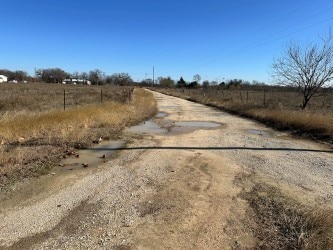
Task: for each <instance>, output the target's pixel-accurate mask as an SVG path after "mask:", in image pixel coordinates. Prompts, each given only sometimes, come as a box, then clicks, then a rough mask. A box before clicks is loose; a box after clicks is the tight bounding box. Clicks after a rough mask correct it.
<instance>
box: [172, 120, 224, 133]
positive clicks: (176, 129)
mask: <svg viewBox="0 0 333 250" xmlns="http://www.w3.org/2000/svg"><path fill="white" fill-rule="evenodd" d="M174 125H175V126H173V127H171V129H170V132H171V135H172V134H179V133H189V132H193V131H195V130H198V129H214V128H219V127H221V126H222V125H221V124H220V123H216V122H204V121H187V122H175V123H174Z"/></svg>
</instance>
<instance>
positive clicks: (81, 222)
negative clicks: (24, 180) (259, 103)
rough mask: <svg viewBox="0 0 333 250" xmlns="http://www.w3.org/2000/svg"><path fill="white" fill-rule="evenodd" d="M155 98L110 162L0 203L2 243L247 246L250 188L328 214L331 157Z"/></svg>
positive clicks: (26, 188) (247, 124)
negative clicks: (269, 188) (147, 117)
mask: <svg viewBox="0 0 333 250" xmlns="http://www.w3.org/2000/svg"><path fill="white" fill-rule="evenodd" d="M155 96H156V99H157V102H158V108H159V111H160V112H161V113H159V114H158V115H157V117H156V118H155V119H154V122H155V123H152V122H147V123H146V124H143V125H142V126H141V127H139V128H135V129H132V130H131V131H132V132H130V131H129V132H127V133H126V134H125V135H124V137H125V138H126V139H127V140H128V141H129V143H128V144H127V146H126V147H125V148H121V149H119V150H118V153H117V156H116V157H115V158H114V159H111V160H110V161H109V162H107V163H105V164H103V165H101V166H99V167H95V168H89V167H88V168H84V169H75V170H73V171H63V170H57V171H55V172H54V173H53V174H52V175H48V176H45V177H42V178H40V179H38V180H36V181H35V182H34V183H33V184H31V183H29V184H22V185H21V187H18V191H17V192H14V194H13V195H12V196H11V197H9V198H8V199H7V200H4V201H2V204H1V208H0V209H1V211H0V212H1V213H0V246H2V248H13V249H29V248H33V249H56V248H61V249H78V248H81V249H82V248H89V249H98V248H105V249H166V248H169V249H228V248H241V247H248V248H251V247H253V246H255V245H256V243H257V242H256V241H257V240H256V237H255V235H254V233H253V230H252V229H253V227H254V226H255V225H253V220H251V218H249V216H250V214H248V211H249V204H248V202H247V201H246V200H245V199H243V198H242V195H241V194H242V192H244V191H246V190H249V189H250V188H251V187H252V186H253V185H254V183H255V182H265V183H269V184H270V185H273V186H276V187H277V188H279V189H281V190H282V192H284V193H286V194H288V195H290V196H292V197H294V198H295V199H297V200H299V201H300V202H301V203H306V204H309V205H313V206H315V205H316V206H321V207H327V208H332V206H333V205H332V204H333V186H332V185H333V175H332V171H333V154H332V150H331V149H330V148H328V147H327V146H325V145H321V144H316V143H313V142H310V141H305V140H301V139H296V138H292V137H290V136H289V135H288V134H286V133H280V132H276V131H272V130H270V129H269V128H266V127H264V126H263V125H260V124H258V123H255V122H253V121H249V120H246V119H242V118H238V117H235V116H231V115H229V114H226V113H223V112H220V111H217V110H215V109H213V108H209V107H205V106H203V105H200V104H195V103H192V102H188V101H185V100H181V99H177V98H173V97H169V96H165V95H162V94H158V93H156V94H155ZM156 124H158V125H159V126H160V127H159V126H157V125H156ZM133 131H134V132H133ZM143 132H145V133H143ZM0 248H1V247H0Z"/></svg>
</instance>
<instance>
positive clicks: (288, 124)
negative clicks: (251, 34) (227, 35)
mask: <svg viewBox="0 0 333 250" xmlns="http://www.w3.org/2000/svg"><path fill="white" fill-rule="evenodd" d="M157 91H160V92H162V93H165V94H170V95H173V96H178V97H181V98H184V99H187V100H191V101H195V102H199V103H203V104H208V105H211V106H214V107H218V108H221V109H223V110H226V111H229V112H232V113H235V114H238V115H242V116H245V117H249V118H252V119H256V120H258V121H261V122H263V123H266V124H268V125H270V126H272V127H275V128H277V129H281V130H290V131H291V132H294V133H296V134H302V135H305V136H310V137H314V138H316V139H321V140H323V141H327V142H330V143H333V126H332V124H333V91H332V90H331V89H330V90H322V91H320V92H319V93H318V94H317V95H316V96H314V97H313V99H311V101H310V103H309V106H308V108H307V109H306V110H301V108H300V105H301V103H302V96H301V94H300V93H299V92H297V91H290V90H289V91H287V90H286V91H283V90H281V89H279V90H275V89H273V88H272V89H271V90H270V89H268V90H260V91H253V90H252V91H251V90H250V91H249V90H241V89H240V90H227V89H218V88H208V89H207V90H204V89H175V88H174V89H171V88H170V89H157Z"/></svg>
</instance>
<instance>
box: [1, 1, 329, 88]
mask: <svg viewBox="0 0 333 250" xmlns="http://www.w3.org/2000/svg"><path fill="white" fill-rule="evenodd" d="M0 6H1V15H0V31H1V32H0V68H6V69H10V70H24V71H27V72H28V73H29V74H32V75H33V72H34V69H35V68H51V67H59V68H62V69H64V70H65V71H67V72H69V73H72V72H74V71H78V72H82V71H89V70H93V69H100V70H102V71H103V72H105V73H106V74H112V73H120V72H127V73H129V74H130V75H131V76H132V78H133V79H134V80H142V79H144V78H152V72H153V66H154V68H155V77H158V76H171V77H172V78H173V79H175V80H178V79H179V78H180V76H183V77H184V79H185V80H186V81H191V80H192V79H193V75H195V74H199V75H201V77H202V80H210V81H212V80H217V81H222V80H227V79H233V78H241V79H244V80H249V81H252V80H258V81H265V82H270V75H269V72H270V67H271V63H272V60H273V58H274V57H278V56H279V55H280V54H281V52H282V50H283V48H284V47H285V46H286V44H287V43H288V42H290V41H299V42H301V43H305V42H309V41H313V40H316V39H318V34H322V33H324V32H327V31H328V29H329V27H333V1H332V0H317V1H315V0H312V1H309V0H251V1H250V0H233V1H231V0H229V1H223V0H205V1H199V0H191V1H190V0H176V1H173V0H167V1H166V0H141V1H137V0H94V1H87V0H80V1H76V0H0Z"/></svg>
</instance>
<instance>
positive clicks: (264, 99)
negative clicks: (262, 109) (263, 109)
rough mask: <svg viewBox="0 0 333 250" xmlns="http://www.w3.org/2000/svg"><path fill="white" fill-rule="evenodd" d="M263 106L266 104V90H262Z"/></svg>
mask: <svg viewBox="0 0 333 250" xmlns="http://www.w3.org/2000/svg"><path fill="white" fill-rule="evenodd" d="M264 106H266V90H264Z"/></svg>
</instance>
